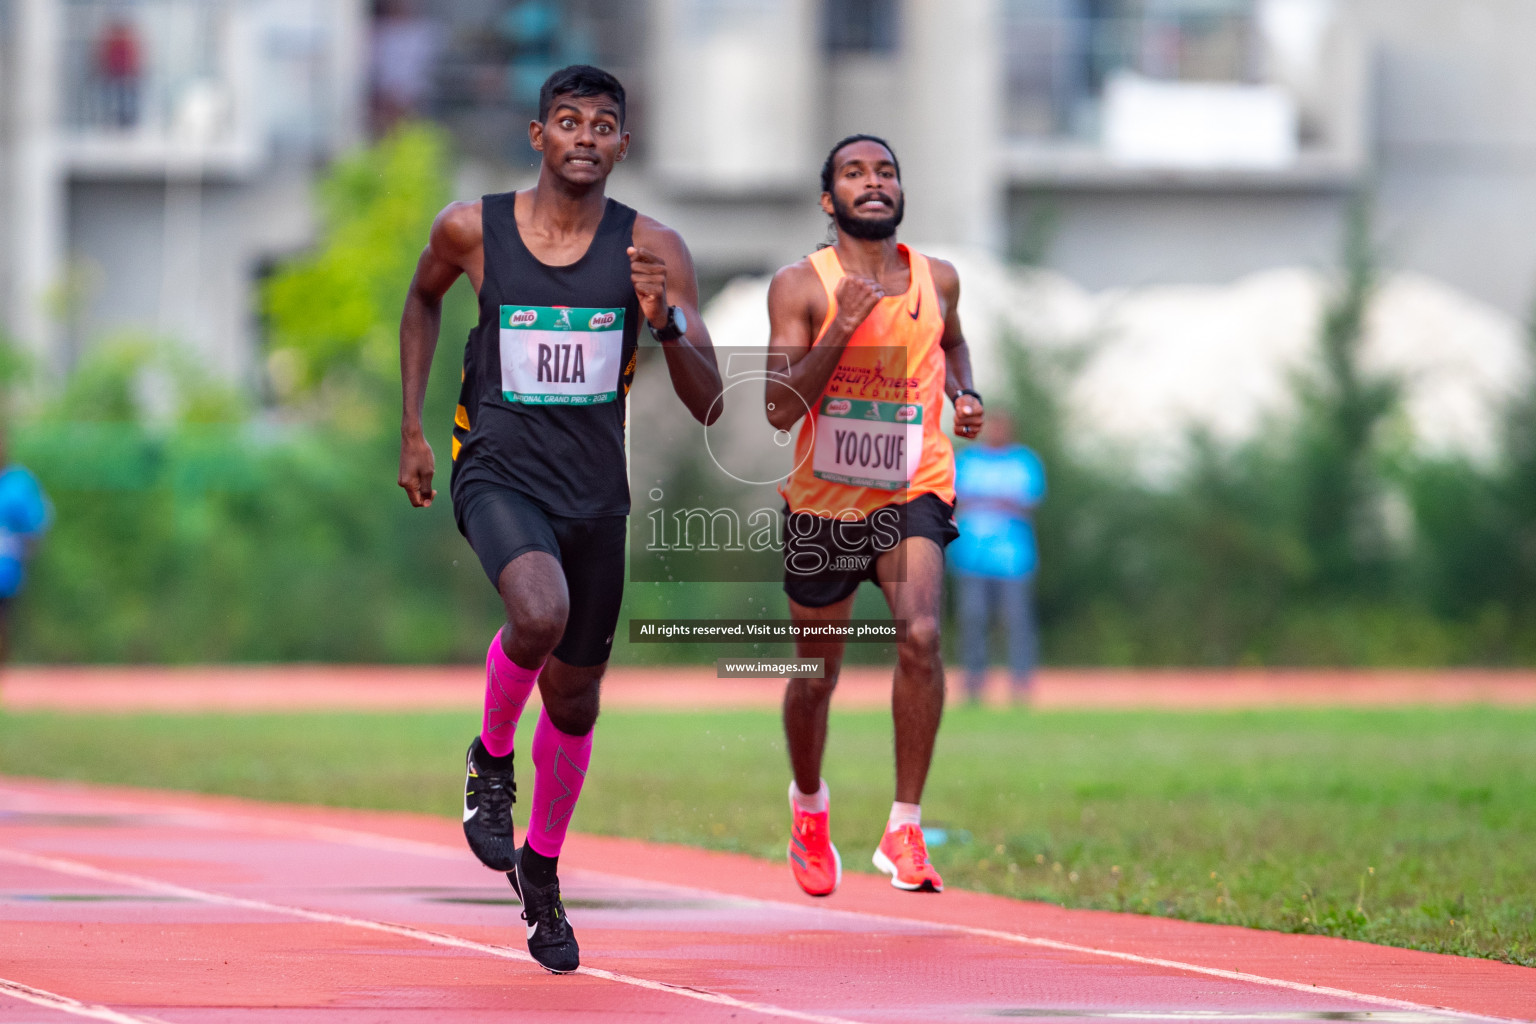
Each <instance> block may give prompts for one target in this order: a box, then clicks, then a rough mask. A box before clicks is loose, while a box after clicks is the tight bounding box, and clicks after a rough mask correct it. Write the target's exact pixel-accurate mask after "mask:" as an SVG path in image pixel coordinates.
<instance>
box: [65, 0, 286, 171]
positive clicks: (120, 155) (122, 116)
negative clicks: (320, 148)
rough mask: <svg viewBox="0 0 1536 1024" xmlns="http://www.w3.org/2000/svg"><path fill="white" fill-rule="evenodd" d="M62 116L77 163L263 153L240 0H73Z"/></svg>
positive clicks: (231, 158)
mask: <svg viewBox="0 0 1536 1024" xmlns="http://www.w3.org/2000/svg"><path fill="white" fill-rule="evenodd" d="M63 8H64V10H63V14H64V17H63V19H62V20H63V26H64V33H65V36H64V49H63V55H62V58H63V59H62V67H61V69H60V70H61V72H62V75H63V93H62V100H63V102H62V108H61V117H62V121H63V128H64V136H65V142H66V146H67V149H68V151H69V153H70V155H71V162H72V163H73V164H75V165H76V166H77V167H78V168H83V169H87V170H88V169H90V168H92V167H102V168H108V169H113V170H123V169H131V168H132V167H134V166H136V165H142V166H143V168H144V169H146V170H152V169H155V168H157V167H163V166H170V165H174V164H177V163H183V164H190V165H191V166H192V167H193V169H208V168H210V167H216V166H219V165H225V166H231V167H232V166H238V165H240V164H242V163H249V162H250V161H251V160H252V159H253V158H254V156H255V148H256V141H257V135H258V133H257V130H256V124H255V121H256V117H255V112H254V111H253V110H252V107H253V103H252V91H253V90H252V88H251V77H252V76H251V74H250V70H251V69H250V65H249V61H248V59H247V54H246V50H247V49H248V48H249V47H248V43H249V39H248V37H249V34H250V33H249V27H248V26H247V25H246V24H245V23H244V21H243V18H242V15H243V11H242V5H241V4H240V3H239V2H238V0H139V2H135V3H124V2H122V0H65V2H64V4H63Z"/></svg>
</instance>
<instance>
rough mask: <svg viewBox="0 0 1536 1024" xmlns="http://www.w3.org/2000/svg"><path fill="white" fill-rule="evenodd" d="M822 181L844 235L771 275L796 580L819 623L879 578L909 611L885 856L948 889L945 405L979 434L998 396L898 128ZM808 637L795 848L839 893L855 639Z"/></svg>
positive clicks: (771, 398)
mask: <svg viewBox="0 0 1536 1024" xmlns="http://www.w3.org/2000/svg"><path fill="white" fill-rule="evenodd" d="M821 185H822V195H821V207H822V209H823V210H825V211H826V213H827V214H828V215H829V216H831V217H832V219H833V223H834V225H835V226H836V229H837V241H836V242H835V243H834V244H833V245H830V246H828V247H826V248H824V249H821V250H820V251H818V252H816V253H814V254H812V255H811V256H809V257H807V258H806V259H803V260H801V261H799V262H798V263H794V264H791V265H790V266H787V267H784V268H783V269H781V270H780V271H779V272H778V274H776V275H775V276H774V279H773V285H772V287H770V289H769V291H768V315H769V321H770V325H771V337H770V340H769V348H770V351H772V352H775V353H783V354H784V356H785V357H786V358H787V359H788V363H789V369H788V372H787V373H785V374H782V375H778V376H775V377H771V378H770V380H769V382H768V384H767V389H766V397H765V404H766V407H767V412H768V420H769V422H770V423H772V424H773V425H774V426H776V427H778V428H780V429H782V430H788V429H789V428H790V427H792V426H793V425H794V424H795V423H796V422H800V429H799V437H798V439H797V441H796V445H795V469H794V470H793V472H791V473H790V475H789V478H788V480H787V481H786V483H785V485H784V487H783V488H782V492H783V494H784V498H785V502H786V505H787V509H786V514H787V516H788V518H787V520H786V523H785V527H786V529H785V542H784V590H785V593H787V594H788V595H789V608H790V614H791V617H792V618H793V619H794V621H795V622H796V623H797V624H798V625H800V626H801V627H802V628H809V629H814V628H815V627H816V626H817V625H818V624H824V623H826V622H827V621H828V620H839V619H847V618H848V616H849V612H850V611H851V610H852V608H853V598H854V592H855V591H856V590H858V587H859V584H860V583H861V582H863V581H864V580H869V581H871V582H873V583H876V584H878V585H879V586H880V588H881V589H882V590H883V591H884V593H885V599H886V603H887V604H889V605H890V609H891V614H892V616H893V617H894V618H895V619H897V620H898V621H903V622H905V624H906V638H905V639H904V640H902V641H901V642H900V643H899V644H898V645H897V662H896V675H895V681H894V689H893V693H892V698H891V710H892V714H893V716H894V718H895V724H896V800H895V802H894V803H893V804H892V805H891V815H890V818H889V819H888V821H887V824H886V831H885V835H884V836H883V837H882V838H881V840H880V844H879V846H878V847H877V848H876V850H875V853H874V862H875V866H876V867H878V868H879V869H880V870H882V871H884V872H885V873H886V874H888V875H890V876H891V884H892V885H894V886H896V887H897V888H898V889H906V890H910V891H926V892H940V891H942V890H943V888H944V882H943V880H942V879H941V878H940V877H939V873H938V872H937V871H935V870H934V869H933V866H932V865H931V864H930V863H928V851H927V848H926V846H925V845H924V843H923V832H922V817H921V808H920V806H919V805H920V802H921V800H922V794H923V784H924V782H925V781H926V780H927V777H928V765H929V762H930V761H931V760H932V757H933V743H934V739H935V737H936V736H937V735H938V731H939V719H940V717H941V716H942V714H943V711H944V666H943V664H942V663H941V662H940V659H939V604H940V598H941V596H942V593H943V580H944V547H945V545H947V544H948V543H949V542H950V541H952V540H954V538H955V537H956V536H957V535H958V532H959V531H958V530H956V528H955V521H954V501H955V460H954V453H953V450H952V449H951V447H950V443H949V439H948V438H947V437H945V436H944V434H943V432H942V430H941V429H940V426H939V416H940V413H941V412H942V411H943V398H944V395H945V394H946V393H947V394H949V395H950V396H951V397H952V398H953V399H954V402H955V432H956V434H957V435H959V436H960V437H967V438H971V437H975V436H976V434H977V432H978V431H979V430H980V428H981V422H982V405H981V396H980V395H978V394H977V393H976V391H975V389H974V388H973V387H972V382H971V361H970V354H969V352H968V350H967V348H966V344H965V337H964V335H962V334H961V331H960V317H959V314H958V312H957V311H956V307H957V305H958V304H959V299H960V278H959V276H958V275H957V274H956V273H955V269H954V267H952V266H951V265H949V264H948V263H945V262H944V261H943V260H933V259H929V258H927V257H925V256H923V255H922V254H920V253H916V252H913V251H912V250H910V249H908V248H907V247H906V246H905V245H899V244H898V243H897V242H896V227H897V225H898V224H900V223H901V217H902V211H903V208H904V205H905V199H904V197H903V194H902V188H901V168H900V166H899V165H898V164H897V162H896V156H895V154H894V153H893V152H892V151H891V148H890V146H889V145H887V144H886V143H885V141H884V140H882V139H878V138H875V137H874V136H869V135H854V136H850V137H849V138H846V139H844V140H843V141H841V142H839V143H838V144H837V145H836V146H834V147H833V148H832V152H831V153H830V154H828V156H827V161H826V164H825V165H824V166H823V167H822V172H821ZM796 653H797V654H798V656H799V657H801V658H822V659H824V661H825V676H824V678H820V679H812V678H795V679H791V680H790V681H789V687H788V689H787V691H786V692H785V695H784V734H785V737H786V739H787V740H788V745H789V759H790V764H791V766H792V768H793V769H794V776H795V777H794V781H793V782H791V783H790V787H789V799H790V808H791V815H792V822H791V831H790V841H789V864H790V870H791V871H792V873H793V874H794V877H795V881H796V882H798V883H799V884H800V887H801V888H802V889H804V890H805V891H806V892H807V893H809V894H810V895H812V896H826V895H829V894H830V893H831V892H832V891H833V890H834V889H836V888H837V883H838V880H839V879H840V878H841V877H842V861H841V859H840V857H839V856H838V852H837V847H835V846H834V845H833V844H832V840H831V836H830V832H829V796H828V790H827V784H826V781H825V780H823V779H822V777H821V760H822V752H823V750H824V749H825V746H826V739H827V709H828V707H829V705H830V702H831V698H832V690H833V689H834V688H835V687H836V686H837V676H838V670H839V668H840V667H841V664H842V656H843V641H842V640H841V639H838V638H836V637H828V636H822V637H815V638H805V637H801V638H800V639H798V640H797V641H796Z"/></svg>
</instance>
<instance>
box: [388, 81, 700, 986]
mask: <svg viewBox="0 0 1536 1024" xmlns="http://www.w3.org/2000/svg"><path fill="white" fill-rule="evenodd" d="M623 125H624V88H623V86H621V85H620V84H619V83H618V81H617V80H616V79H614V78H613V76H611V75H609V74H608V73H607V72H604V71H600V70H599V69H597V68H593V67H588V66H586V65H576V66H573V67H569V68H564V69H562V70H560V71H557V72H555V73H554V74H553V75H551V76H550V78H549V80H548V81H546V82H545V83H544V88H543V89H542V90H541V92H540V96H539V119H538V120H537V121H535V122H533V123H532V124H531V125H529V129H528V136H529V141H530V142H531V143H532V145H533V148H534V149H535V150H538V151H539V152H541V153H542V154H543V161H542V163H541V165H540V169H539V180H538V184H537V185H535V186H534V187H533V188H531V189H528V190H525V191H522V192H517V193H506V194H502V195H490V196H485V197H484V198H483V199H481V200H480V201H479V202H472V203H454V204H451V205H450V206H448V208H447V209H445V210H444V211H443V212H442V213H441V214H439V215H438V218H437V220H436V222H434V224H433V225H432V236H431V240H430V242H429V243H428V245H427V248H426V250H425V251H424V252H423V253H422V255H421V260H420V262H419V263H418V264H417V267H416V276H415V278H414V279H413V280H412V282H411V288H410V292H409V293H408V295H407V296H406V303H405V312H404V315H403V316H402V317H401V322H400V371H401V378H402V385H403V390H404V398H405V403H404V414H403V418H402V421H401V441H400V486H401V487H403V488H405V491H406V493H407V494H408V495H409V497H410V499H411V503H412V504H413V505H417V506H426V505H430V504H431V503H432V499H433V498H434V497H435V496H436V494H437V492H436V491H435V490H433V488H432V477H433V475H434V472H435V465H434V460H433V454H432V449H431V447H430V446H429V445H428V444H427V442H426V439H425V436H424V434H423V430H422V424H421V410H422V403H423V400H424V396H425V393H426V385H427V374H428V371H429V370H430V368H431V365H432V353H433V350H434V348H435V347H436V344H437V329H438V323H439V319H440V312H441V303H442V297H443V295H444V294H446V293H447V291H448V288H449V286H451V285H452V284H453V282H454V280H455V279H456V278H457V277H458V276H459V275H460V274H461V273H462V274H467V275H469V278H470V281H471V283H472V284H473V285H474V286H475V291H476V293H477V295H478V296H479V304H480V321H479V324H478V325H477V326H476V327H475V329H474V331H472V332H471V334H470V336H469V343H468V345H466V347H465V351H464V375H463V384H462V386H461V389H460V398H459V406H458V408H457V410H456V411H455V415H454V430H453V439H452V442H451V443H452V448H453V451H452V454H453V472H452V477H451V490H452V495H453V509H454V518H455V520H456V521H457V522H458V525H459V529H460V530H461V531H462V532H463V534H464V536H465V537H466V538H467V539H468V540H469V543H470V546H471V547H472V548H474V551H475V554H476V555H477V556H478V557H479V559H480V562H481V564H482V565H483V566H484V567H485V571H486V575H487V576H489V577H490V579H491V582H492V583H493V584H494V585H495V587H496V589H497V592H498V593H499V594H500V595H501V599H502V603H503V604H504V605H505V606H506V613H507V624H506V626H504V627H503V628H502V629H501V630H500V631H499V632H498V633H497V634H496V637H495V639H494V640H492V641H491V645H490V648H489V650H487V652H486V698H485V711H484V716H483V718H482V722H481V729H480V734H479V735H478V736H476V737H475V739H474V741H473V742H472V743H471V744H470V748H469V753H468V756H467V769H468V770H467V775H466V779H465V797H464V834H465V838H466V839H467V840H468V841H469V845H470V848H471V849H472V850H473V851H474V852H475V855H476V856H477V857H479V858H480V860H481V861H482V862H483V863H484V864H485V865H486V866H488V867H491V868H494V869H496V870H498V871H506V872H507V877H508V880H509V881H510V882H511V883H512V886H513V888H514V889H516V890H517V893H518V895H519V897H520V898H521V899H522V902H523V914H522V916H523V918H524V920H525V921H526V922H527V938H528V951H529V952H530V953H532V954H533V956H534V959H536V960H537V961H538V962H539V963H540V964H542V965H543V966H544V967H546V968H547V969H549V970H551V971H554V972H557V973H564V972H567V971H573V970H575V969H576V967H577V965H578V963H579V957H578V950H577V945H576V939H575V936H574V935H573V934H572V932H571V927H570V923H569V922H568V921H567V920H566V917H565V908H564V905H563V904H562V902H561V900H560V889H559V880H558V878H557V877H556V866H557V859H558V856H559V853H560V847H561V844H562V843H563V841H564V839H565V831H566V827H567V825H568V824H569V822H570V818H571V811H572V809H573V808H574V806H575V804H576V801H577V799H578V798H579V796H580V794H581V786H582V782H583V780H584V779H585V778H586V772H587V764H588V761H589V760H590V757H591V749H592V727H593V725H594V724H595V722H596V721H597V709H598V683H599V680H600V679H601V678H602V675H603V670H604V668H606V667H607V662H608V652H609V649H610V648H611V646H612V644H613V632H614V627H615V625H616V624H617V622H618V616H619V605H620V602H621V599H622V597H623V585H624V536H625V517H626V516H627V515H628V513H629V483H628V480H627V478H626V473H625V459H624V408H625V398H626V395H627V394H628V391H629V386H630V382H631V380H632V378H633V376H634V371H635V349H636V340H637V337H638V333H639V331H640V329H641V326H642V325H641V321H642V320H644V321H646V322H647V323H648V325H649V327H648V329H649V330H651V331H652V332H653V333H654V334H655V336H656V338H657V339H658V340H659V341H661V343H662V348H663V350H664V352H665V355H666V360H667V369H668V371H669V374H670V376H671V379H672V386H673V388H674V389H675V390H676V392H677V394H678V396H679V397H680V398H681V399H682V400H683V402H684V404H685V405H687V407H688V409H689V411H690V412H692V413H693V415H694V416H695V417H696V418H697V419H699V420H700V421H701V422H709V421H711V420H712V419H713V418H714V417H715V416H718V415H719V406H718V402H719V399H720V396H721V383H720V373H719V370H718V368H717V367H716V364H715V357H714V351H713V349H712V348H711V347H710V343H709V334H708V332H707V331H705V329H704V326H703V324H702V323H701V322H700V319H699V316H698V309H697V306H698V283H697V281H696V280H695V279H694V274H693V262H692V259H691V258H690V256H689V254H688V249H687V247H686V246H685V245H683V241H682V239H681V238H679V237H678V235H677V233H676V232H674V231H672V230H670V229H669V228H666V227H664V226H663V225H661V224H659V223H657V222H656V221H654V220H652V219H651V218H649V217H645V216H642V215H639V214H636V213H635V211H634V210H631V209H630V208H628V207H627V206H624V205H622V204H620V203H617V202H614V201H613V200H611V199H608V198H606V197H605V196H604V194H603V189H604V185H605V183H606V181H607V178H608V174H609V172H610V171H612V169H613V165H614V164H615V163H616V162H617V161H619V160H622V159H623V158H624V153H625V151H626V150H627V149H628V147H629V136H628V135H627V134H626V133H625V132H624V130H623ZM535 685H537V686H538V687H539V693H540V695H541V696H542V698H543V702H544V709H543V711H542V712H541V714H540V716H539V721H538V724H537V726H536V727H535V728H534V730H533V735H532V742H531V743H530V744H528V747H527V749H528V750H529V752H530V753H531V755H532V760H533V764H534V782H533V799H532V800H531V801H530V803H531V813H530V820H529V827H528V833H527V836H526V838H525V842H524V844H523V846H522V847H520V848H519V847H517V846H516V845H515V844H514V842H513V833H512V802H513V797H514V795H515V792H516V787H515V785H514V783H513V778H512V764H513V734H514V732H515V731H516V728H517V721H518V717H519V716H520V715H521V713H522V709H523V706H524V704H525V703H526V702H527V700H528V697H529V696H530V695H531V693H532V690H533V687H534V686H535Z"/></svg>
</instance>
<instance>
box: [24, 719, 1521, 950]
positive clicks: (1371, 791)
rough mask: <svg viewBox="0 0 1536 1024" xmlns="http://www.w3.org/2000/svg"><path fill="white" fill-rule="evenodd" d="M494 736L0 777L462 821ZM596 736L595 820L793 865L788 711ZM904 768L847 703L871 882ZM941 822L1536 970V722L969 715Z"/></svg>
mask: <svg viewBox="0 0 1536 1024" xmlns="http://www.w3.org/2000/svg"><path fill="white" fill-rule="evenodd" d="M477 724H478V721H477V719H476V718H475V717H474V716H471V715H468V714H326V715H316V714H292V715H249V716H231V715H196V716H190V715H189V716H153V715H137V716H92V717H85V716H62V715H54V714H31V713H29V714H21V715H17V714H7V715H0V772H4V773H8V774H16V775H31V776H46V777H53V778H69V779H79V780H84V781H95V782H108V783H118V784H127V785H140V786H156V787H167V788H175V789H185V790H194V791H199V792H208V793H228V794H238V795H241V796H248V797H255V798H258V799H264V800H279V801H292V802H300V803H314V804H329V805H335V806H346V807H366V808H380V809H399V810H412V811H426V812H429V813H434V814H443V815H450V816H451V815H456V814H457V813H458V806H459V790H460V782H461V778H462V777H461V775H460V771H461V768H460V765H461V764H462V758H463V750H464V747H465V745H466V744H467V743H468V741H469V739H470V738H471V736H472V735H473V731H474V729H475V727H476V726H477ZM598 729H599V732H598V740H597V744H596V752H595V754H594V759H593V766H592V770H591V773H590V775H589V782H588V784H587V787H586V790H585V793H584V795H583V797H582V802H581V807H580V809H579V810H578V812H577V815H576V819H575V825H576V827H577V828H579V829H583V830H586V831H590V832H597V833H604V834H610V835H623V836H633V837H636V838H642V839H652V840H661V841H666V842H678V843H689V844H693V845H697V846H706V847H712V848H716V849H725V850H737V851H741V852H744V853H749V854H752V855H755V856H761V857H768V858H773V859H781V858H782V857H783V856H784V842H785V838H786V821H787V810H786V804H785V796H784V791H785V787H786V786H787V785H788V778H789V772H788V767H787V764H786V759H785V755H784V742H783V738H782V735H781V732H780V727H779V722H778V717H777V715H776V714H774V713H772V712H733V713H715V712H710V713H702V712H701V713H695V714H668V713H659V712H658V713H643V712H633V711H615V712H611V713H607V714H605V715H604V717H603V719H602V721H601V723H600V724H599V727H598ZM526 735H527V732H526V729H525V732H524V744H526ZM521 767H522V769H523V771H524V772H526V771H527V762H526V760H524V761H523V762H522V766H521ZM891 774H892V768H891V726H890V719H889V715H887V714H884V713H873V712H860V713H839V714H834V716H833V719H832V725H831V738H830V741H829V749H828V757H827V765H826V776H827V779H828V781H829V783H830V784H831V787H832V794H833V815H834V816H833V832H834V836H835V838H836V839H837V841H838V844H839V846H840V848H841V850H842V852H843V859H844V863H845V865H846V866H847V867H848V868H849V869H851V870H870V868H869V860H868V858H869V854H870V851H871V850H872V849H873V847H874V844H875V842H876V841H877V839H878V837H879V831H880V828H881V827H882V825H883V823H884V818H885V814H886V811H887V809H888V808H889V802H890V799H891V785H892V783H891ZM527 784H528V780H527V777H526V775H525V789H524V792H525V793H526V792H527V791H528V790H527V789H526V786H527ZM924 816H925V822H924V823H925V824H927V825H933V826H939V827H944V828H947V829H948V832H949V837H950V838H949V840H948V841H947V842H946V843H944V844H943V845H941V846H936V847H934V848H933V849H932V853H933V858H934V861H935V863H936V864H937V866H938V867H939V870H940V871H942V872H943V873H944V876H945V880H946V881H947V882H948V883H949V884H951V885H954V886H959V887H963V888H970V889H979V890H985V891H990V892H996V893H1002V894H1005V895H1009V896H1017V897H1023V898H1028V899H1038V900H1047V901H1050V902H1053V903H1059V904H1062V905H1064V906H1069V907H1096V908H1101V909H1108V910H1125V911H1132V912H1137V913H1147V914H1159V915H1166V916H1170V917H1179V918H1185V919H1189V920H1196V921H1217V922H1223V923H1228V924H1239V925H1247V926H1250V927H1255V928H1267V929H1275V930H1279V931H1288V932H1310V933H1318V934H1327V935H1337V936H1343V937H1346V938H1353V939H1363V940H1366V941H1369V942H1377V943H1384V944H1389V945H1398V946H1406V947H1410V948H1415V949H1425V950H1432V951H1435V952H1444V953H1458V954H1465V955H1472V956H1485V957H1492V958H1495V959H1500V960H1506V961H1509V962H1511V963H1516V964H1524V965H1526V966H1536V712H1532V711H1525V710H1522V711H1505V710H1493V709H1483V708H1462V709H1453V710H1445V709H1436V710H1389V711H1375V710H1373V711H1266V712H1252V713H1238V714H1162V713H1139V712H1138V713H1107V712H1106V713H1039V712H1026V711H1006V712H1000V711H996V710H984V709H973V708H957V709H954V710H952V711H951V712H950V713H949V714H948V716H947V717H946V719H945V723H944V728H943V730H942V731H941V733H940V737H939V746H938V751H937V754H936V756H935V762H934V767H933V772H932V775H931V776H930V781H929V786H928V792H927V794H926V795H925V798H924Z"/></svg>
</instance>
